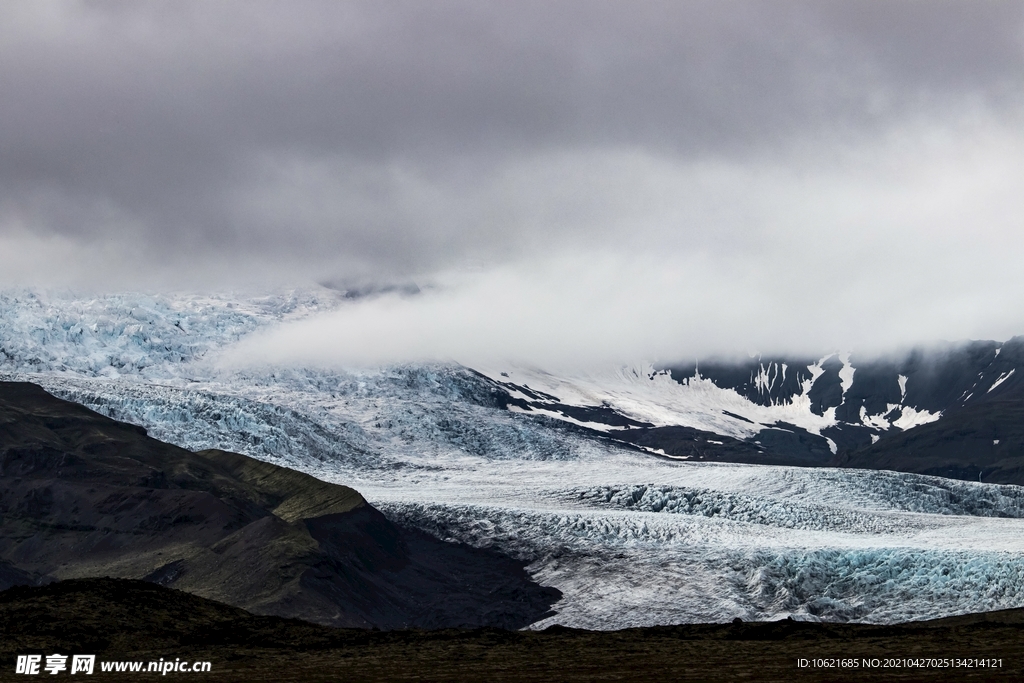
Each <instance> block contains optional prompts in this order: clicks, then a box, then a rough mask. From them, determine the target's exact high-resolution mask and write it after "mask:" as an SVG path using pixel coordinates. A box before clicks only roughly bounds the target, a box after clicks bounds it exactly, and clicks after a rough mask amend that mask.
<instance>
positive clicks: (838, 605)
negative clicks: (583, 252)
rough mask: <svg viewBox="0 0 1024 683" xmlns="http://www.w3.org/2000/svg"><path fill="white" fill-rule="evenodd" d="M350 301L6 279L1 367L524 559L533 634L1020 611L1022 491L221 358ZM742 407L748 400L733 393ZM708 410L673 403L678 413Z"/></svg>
mask: <svg viewBox="0 0 1024 683" xmlns="http://www.w3.org/2000/svg"><path fill="white" fill-rule="evenodd" d="M349 303H350V302H348V301H346V300H345V299H344V297H342V296H341V295H340V294H339V293H338V292H336V291H334V290H330V289H326V288H318V289H307V290H294V291H291V292H287V293H282V294H278V295H273V296H261V297H248V298H247V297H237V296H202V297H196V296H142V295H132V294H126V295H110V296H103V297H87V298H77V297H75V296H73V295H66V294H65V295H55V294H46V293H43V292H38V291H31V290H21V291H18V292H13V293H12V292H8V293H5V294H2V295H0V349H2V355H0V379H3V380H10V379H18V380H29V381H33V382H37V383H39V384H41V385H43V386H44V387H45V388H47V389H48V390H49V391H51V392H53V393H55V394H56V395H58V396H62V397H64V398H67V399H70V400H74V401H78V402H81V403H83V404H85V405H87V406H90V407H92V408H94V409H95V410H98V411H100V412H102V413H104V414H106V415H109V416H111V417H114V418H116V419H120V420H126V421H128V422H132V423H135V424H140V425H143V426H145V427H146V428H147V430H149V433H150V434H151V435H153V436H154V437H157V438H160V439H163V440H166V441H169V442H172V443H176V444H178V445H181V446H183V447H186V448H190V449H202V448H211V447H216V448H225V449H230V450H234V451H237V452H242V453H246V454H248V455H250V456H252V457H255V458H259V459H262V460H266V461H269V462H273V463H276V464H280V465H284V466H287V467H292V468H296V469H299V470H302V471H305V472H308V473H310V474H313V475H314V476H317V477H320V478H322V479H325V480H328V481H337V482H341V483H345V484H347V485H350V486H353V487H355V488H356V489H358V490H359V491H360V492H362V493H363V494H364V495H365V496H366V497H367V499H368V500H369V501H370V502H371V503H373V504H374V505H375V506H377V507H378V508H380V509H381V510H382V511H383V512H384V513H385V514H386V515H387V516H388V517H389V518H390V519H392V520H394V521H397V522H400V523H403V524H407V525H412V526H415V527H417V528H420V529H423V530H425V531H427V532H428V533H431V534H434V535H435V536H437V537H438V538H441V539H445V540H452V541H461V542H465V543H469V544H472V545H476V546H480V547H491V548H495V549H498V550H501V551H503V552H505V553H508V554H510V555H512V556H514V557H517V558H520V559H522V560H525V561H527V562H528V564H529V566H528V570H529V572H530V573H531V575H532V576H533V577H534V578H535V579H536V580H537V581H540V582H541V583H543V584H545V585H550V586H554V587H556V588H558V589H559V590H560V591H562V593H563V599H562V600H561V601H560V602H559V603H557V604H556V605H555V607H554V609H555V610H556V612H557V614H555V615H554V616H552V617H550V618H548V619H546V620H544V621H542V622H538V623H537V624H535V626H536V627H543V626H546V625H550V624H553V623H561V624H566V625H570V626H577V627H586V628H599V629H614V628H622V627H626V626H642V625H653V624H668V623H679V622H690V621H727V620H729V619H732V618H734V617H737V616H739V617H742V618H744V619H775V618H780V617H785V616H794V617H797V618H801V619H811V620H832V621H848V620H854V621H865V622H874V623H892V622H896V621H901V620H906V619H924V618H929V617H937V616H942V615H949V614H957V613H963V612H971V611H979V610H989V609H999V608H1008V607H1018V606H1022V605H1024V593H1022V592H1021V591H1020V586H1021V584H1022V582H1024V547H1022V545H1021V543H1020V538H1021V533H1022V532H1024V489H1021V487H1018V486H1000V485H992V484H981V483H974V482H965V481H956V480H949V479H942V478H938V477H929V476H921V475H914V474H902V473H896V472H878V471H863V470H836V469H828V468H789V467H769V466H757V465H737V464H724V463H722V464H719V463H701V462H685V461H679V460H671V459H669V458H663V457H657V456H656V455H653V454H651V453H642V452H639V451H637V450H636V449H629V448H624V447H623V446H622V445H621V444H619V445H617V444H615V443H614V442H612V441H610V440H607V439H604V438H600V437H598V436H595V435H594V434H592V433H589V434H588V433H585V432H580V431H579V430H576V429H572V428H571V426H570V425H567V424H566V423H565V422H557V421H553V420H550V419H547V418H545V417H543V416H533V415H527V414H523V413H517V412H511V411H508V410H506V409H505V407H503V405H502V402H501V398H500V394H499V393H496V392H497V391H498V386H497V385H496V384H495V383H493V382H491V381H490V380H488V379H487V377H485V376H484V375H482V374H479V373H476V372H473V371H472V370H470V369H468V368H466V367H465V366H461V365H456V364H442V363H421V364H401V365H390V366H384V367H376V368H363V369H351V368H350V369H347V370H339V369H324V368H311V367H301V366H289V365H278V366H260V367H245V368H226V367H224V366H223V365H222V364H221V362H220V361H219V360H218V359H219V358H220V353H219V352H220V351H221V350H222V349H225V348H231V347H232V346H233V345H234V344H236V343H237V342H238V340H244V339H245V338H247V337H249V336H251V335H258V334H259V333H260V331H261V330H265V329H270V328H272V327H274V326H275V325H280V324H282V323H287V322H289V321H298V322H301V321H302V320H308V319H311V318H312V317H315V316H317V315H321V314H325V313H329V312H330V311H332V310H337V308H338V307H344V306H345V305H348V304H349ZM645 379H646V378H645ZM662 379H665V378H662ZM665 381H669V380H667V379H665ZM645 384H650V382H649V381H647V382H646V383H645ZM605 386H607V387H611V388H612V390H614V389H613V385H605ZM720 391H722V390H720ZM624 397H625V398H626V399H628V398H629V396H628V395H624ZM732 400H733V403H735V404H736V405H732V404H730V409H731V410H740V408H738V407H737V405H739V403H741V402H743V401H744V400H745V399H743V398H742V397H740V396H739V395H736V394H734V393H733V398H732ZM751 408H757V407H756V406H752V405H751ZM794 408H795V407H794ZM761 409H762V410H764V408H761ZM780 409H781V410H788V408H787V407H785V406H783V407H780ZM708 410H710V411H711V412H710V413H708V415H707V416H712V413H717V409H716V408H708V407H707V406H702V404H700V403H699V402H697V403H690V404H685V403H684V404H680V405H679V406H678V407H677V411H681V412H680V416H681V417H682V418H684V419H685V418H686V412H687V411H690V412H692V413H693V414H694V418H695V419H699V418H700V417H701V415H703V413H702V411H705V412H707V411H708ZM707 416H706V417H707Z"/></svg>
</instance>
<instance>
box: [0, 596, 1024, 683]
mask: <svg viewBox="0 0 1024 683" xmlns="http://www.w3.org/2000/svg"><path fill="white" fill-rule="evenodd" d="M0 631H2V632H3V634H4V638H3V639H2V640H0V680H28V679H26V678H25V677H24V676H20V675H17V674H15V673H14V672H15V662H16V658H17V656H18V655H26V654H38V655H42V656H43V657H45V656H46V655H52V654H54V653H58V654H63V655H74V654H93V655H96V658H97V664H96V667H95V673H94V675H93V676H92V677H90V678H89V680H129V679H131V680H149V679H153V680H157V679H158V678H164V677H163V676H160V675H159V674H157V673H149V674H146V673H142V674H138V675H136V676H134V677H132V676H130V675H126V674H125V673H109V674H106V675H104V674H103V673H102V672H101V670H100V667H101V664H102V663H103V662H112V661H140V662H144V663H148V662H150V661H159V660H160V659H161V658H162V659H163V660H164V661H174V660H182V661H187V662H195V661H209V662H210V663H211V670H210V671H209V672H208V673H201V674H197V673H179V674H175V673H173V672H172V673H169V674H168V675H167V677H168V678H171V679H179V680H180V679H187V680H204V681H205V680H209V681H311V682H316V681H403V680H406V681H412V680H420V681H494V682H502V681H525V682H531V681H536V682H541V681H543V682H544V683H550V682H557V681H566V682H569V681H636V680H643V681H737V680H749V681H847V680H863V681H896V680H899V681H925V680H930V681H949V680H978V681H984V680H1007V681H1010V680H1021V677H1022V676H1024V610H1006V611H1001V612H991V613H987V614H977V615H965V616H960V617H952V618H947V619H939V620H935V621H929V622H918V623H910V624H902V625H896V626H867V625H857V624H812V623H806V622H797V621H777V622H769V623H733V624H692V625H684V626H668V627H657V628H644V629H627V630H624V631H615V632H596V631H576V630H572V629H564V628H557V627H556V628H552V629H548V630H547V631H542V632H522V631H520V632H516V631H504V630H499V629H476V630H440V631H409V630H399V631H367V630H363V629H332V628H327V627H323V626H317V625H314V624H310V623H306V622H302V621H298V620H294V619H282V618H279V617H266V616H256V615H253V614H249V613H247V612H245V611H243V610H240V609H237V608H233V607H229V606H227V605H223V604H220V603H217V602H214V601H211V600H205V599H203V598H199V597H196V596H194V595H190V594H188V593H183V592H181V591H174V590H170V589H166V588H162V587H160V586H157V585H154V584H150V583H145V582H141V581H125V580H117V579H85V580H72V581H63V582H60V583H55V584H50V585H47V586H42V587H19V588H13V589H10V590H7V591H4V592H2V593H0ZM800 660H806V662H807V666H804V667H801V666H799V661H800ZM815 660H821V661H819V662H816V661H815ZM844 660H845V661H844ZM929 660H932V661H929ZM44 661H45V660H44ZM853 662H856V666H854V665H853ZM815 663H818V664H833V665H839V667H838V668H837V667H835V666H829V667H823V666H818V667H815V666H814V664H815ZM981 663H985V664H994V665H995V666H979V664H981ZM925 664H931V665H932V666H931V667H930V668H926V667H923V666H921V665H925ZM843 665H845V666H843ZM908 665H912V666H908ZM67 675H68V673H67V672H66V671H65V672H63V674H62V675H58V676H54V677H53V678H61V677H63V676H67ZM46 677H47V678H48V679H49V678H51V677H50V676H46Z"/></svg>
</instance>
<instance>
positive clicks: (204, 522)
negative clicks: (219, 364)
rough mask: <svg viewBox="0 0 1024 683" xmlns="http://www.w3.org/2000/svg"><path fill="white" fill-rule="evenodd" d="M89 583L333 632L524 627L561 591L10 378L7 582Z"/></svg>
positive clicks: (2, 426)
mask: <svg viewBox="0 0 1024 683" xmlns="http://www.w3.org/2000/svg"><path fill="white" fill-rule="evenodd" d="M87 576H114V577H123V578H136V579H147V580H150V581H153V582H157V583H160V584H163V585H167V586H173V587H176V588H181V589H183V590H187V591H189V592H192V593H196V594H198V595H202V596H205V597H210V598H214V599H217V600H221V601H223V602H226V603H229V604H232V605H237V606H240V607H245V608H246V609H249V610H252V611H255V612H258V613H263V614H277V615H282V616H294V617H302V618H305V619H309V620H312V621H316V622H319V623H323V624H330V625H334V626H360V627H369V626H379V627H382V628H396V627H406V626H421V627H443V626H480V625H494V626H505V627H520V626H525V625H526V624H529V623H531V622H532V621H535V620H536V619H538V618H540V617H541V616H542V615H543V614H545V613H546V612H547V610H548V608H549V606H550V605H551V604H552V603H553V602H554V601H555V600H557V599H558V597H559V594H558V591H556V590H554V589H548V588H541V587H540V586H537V585H536V584H534V583H532V582H531V581H530V580H529V577H528V576H527V574H526V572H525V571H524V569H523V566H522V564H521V563H518V562H515V561H513V560H511V559H508V558H506V557H503V556H500V555H497V554H496V553H493V552H489V551H484V550H478V549H474V548H470V547H466V546H459V545H455V544H449V543H443V542H441V541H438V540H436V539H434V538H433V537H430V536H427V535H426V534H423V533H421V532H418V531H415V530H409V529H403V528H400V527H397V526H395V525H393V524H391V523H390V522H388V521H387V519H385V518H384V516H383V515H381V514H380V512H378V511H377V510H375V509H374V508H373V507H371V506H370V505H368V504H367V503H366V501H365V500H363V498H362V496H360V495H359V494H358V493H357V492H356V491H354V490H352V489H350V488H348V487H345V486H338V485H335V484H328V483H326V482H322V481H320V480H318V479H315V478H313V477H310V476H308V475H305V474H301V473H299V472H294V471H291V470H287V469H285V468H281V467H277V466H274V465H270V464H268V463H263V462H259V461H256V460H253V459H251V458H247V457H245V456H241V455H238V454H234V453H226V452H224V451H203V452H200V453H192V452H189V451H186V450H184V449H181V448H177V447H175V446H171V445H169V444H165V443H163V442H160V441H157V440H155V439H152V438H149V437H148V436H146V433H145V430H143V429H142V428H140V427H135V426H133V425H128V424H125V423H121V422H116V421H114V420H111V419H109V418H106V417H104V416H102V415H99V414H98V413H94V412H92V411H90V410H88V409H86V408H84V407H82V406H79V405H77V404H74V403H70V402H67V401H62V400H60V399H57V398H54V397H53V396H50V395H49V394H47V393H46V392H45V391H43V390H42V389H41V388H39V387H37V386H35V385H32V384H27V383H0V582H2V584H0V585H4V586H6V585H12V584H32V583H36V584H38V583H42V582H46V581H48V580H52V579H54V578H58V579H60V578H73V577H87Z"/></svg>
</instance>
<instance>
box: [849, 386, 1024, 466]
mask: <svg viewBox="0 0 1024 683" xmlns="http://www.w3.org/2000/svg"><path fill="white" fill-rule="evenodd" d="M835 464H836V465H838V466H840V467H859V468H864V469H885V470H896V471H898V472H916V473H918V474H933V475H937V476H941V477H951V478H954V479H969V480H972V481H983V482H989V483H994V484H1017V485H1018V486H1024V401H1022V400H993V401H986V402H984V403H979V404H976V405H972V406H969V407H967V408H961V409H959V410H955V411H951V412H950V413H949V414H948V415H945V416H943V418H942V419H941V420H939V421H937V422H932V423H929V424H926V425H921V426H919V427H915V428H913V429H909V430H907V431H905V432H897V433H895V434H890V435H888V436H886V437H885V438H883V439H881V440H880V441H879V442H878V443H876V444H874V445H872V446H868V447H867V448H863V449H860V450H857V451H852V452H848V453H841V454H840V455H839V457H837V458H836V460H835Z"/></svg>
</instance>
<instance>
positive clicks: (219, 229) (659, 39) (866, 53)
mask: <svg viewBox="0 0 1024 683" xmlns="http://www.w3.org/2000/svg"><path fill="white" fill-rule="evenodd" d="M1022 17H1024V3H1019V2H972V3H963V2H927V3H925V2H901V3H875V2H866V1H858V2H809V1H808V2H753V1H748V2H734V1H733V2H730V1H725V2H717V1H716V2H710V1H709V2H689V3H678V2H654V1H650V2H636V1H632V0H631V1H628V2H625V1H624V2H601V3H593V2H582V1H577V0H572V1H569V0H561V1H559V2H540V1H537V2H511V3H504V2H502V3H479V2H469V1H466V2H433V3H420V2H379V1H375V2H346V3H337V2H288V3H284V2H220V3H208V2H125V3H109V2H105V3H94V2H80V3H74V2H67V3H45V2H40V3H24V4H9V5H6V6H5V7H4V8H3V9H2V10H0V61H2V63H3V64H4V65H5V67H4V69H3V70H0V92H2V93H3V95H2V97H0V231H5V230H6V231H8V232H11V231H14V230H28V231H29V232H30V233H33V234H37V235H57V236H63V237H66V238H68V239H72V240H79V241H82V242H86V243H88V242H95V241H102V240H108V241H109V240H115V241H125V242H131V243H132V250H133V251H132V253H133V254H134V256H133V258H136V259H142V260H147V259H148V260H150V261H152V262H154V263H158V262H169V263H174V264H177V265H178V266H180V267H186V266H188V264H193V265H192V270H195V268H198V267H200V266H198V265H196V264H200V263H203V264H206V265H204V266H202V267H204V268H214V269H216V268H223V269H229V270H230V269H236V270H238V271H239V272H247V273H250V272H252V271H260V270H261V269H264V268H266V267H267V264H269V263H274V262H279V263H282V264H284V265H281V266H280V268H282V269H283V272H285V273H286V274H289V273H290V274H292V275H293V276H295V277H305V276H310V275H312V276H322V275H326V274H330V273H331V272H332V271H336V270H343V271H352V272H380V273H384V274H385V275H386V276H390V275H394V276H396V277H401V276H405V275H409V274H422V273H424V272H427V273H429V272H430V271H432V270H433V269H437V268H444V267H451V266H453V265H457V264H459V263H460V262H463V261H466V260H467V259H477V258H480V259H484V260H486V259H494V258H498V259H500V258H501V254H505V253H512V254H516V255H521V254H522V253H523V252H524V251H529V250H530V249H532V248H544V247H546V246H548V243H549V240H548V238H547V237H544V236H543V232H544V229H545V228H542V227H538V226H537V225H536V223H538V222H541V221H543V220H548V221H549V224H548V226H547V228H546V230H548V231H549V232H550V233H552V235H553V236H552V237H551V240H553V241H554V242H558V235H561V236H562V237H564V238H566V239H576V238H578V237H581V236H582V235H581V232H583V233H585V232H586V228H585V227H582V226H584V225H585V224H586V223H587V221H589V220H590V219H591V217H594V216H598V217H600V216H601V215H602V214H603V213H604V209H605V208H606V204H607V201H608V200H607V199H606V198H605V197H603V196H601V194H602V190H603V189H604V188H605V187H606V186H607V185H608V184H610V183H615V182H618V181H619V180H620V175H621V172H618V173H619V174H620V175H616V174H614V173H613V174H611V175H609V176H608V177H607V179H606V180H605V181H604V182H603V183H602V181H601V180H600V179H599V178H596V177H594V175H593V174H591V175H589V176H588V175H587V174H585V173H583V174H582V175H581V176H580V178H582V180H576V181H574V180H573V179H571V178H570V179H566V180H565V187H566V188H568V189H566V190H564V191H562V194H568V195H570V196H567V197H561V199H560V202H561V203H560V204H559V205H558V208H551V206H552V201H553V200H551V199H550V197H548V196H546V194H545V193H547V194H550V192H551V190H550V188H547V189H546V188H544V187H537V186H535V185H530V184H529V183H525V184H523V183H522V182H520V181H521V178H522V176H523V175H524V174H527V175H529V174H530V173H536V174H539V175H541V176H543V174H544V173H545V169H546V168H551V167H545V166H544V164H545V163H546V160H549V159H556V160H557V159H560V158H563V157H564V155H566V154H568V155H572V154H578V160H582V162H579V163H575V165H574V164H568V165H563V166H562V167H558V166H557V164H556V165H555V166H554V167H553V168H561V169H562V170H563V171H564V172H566V173H569V172H575V171H576V170H579V169H580V168H584V167H585V165H586V160H587V159H588V158H589V157H588V155H593V154H598V155H600V154H602V153H605V152H608V153H614V152H616V151H617V150H622V149H626V150H638V151H639V153H641V154H651V155H660V156H663V157H665V158H667V159H668V160H670V161H674V162H678V163H680V164H688V163H691V162H692V161H693V160H694V159H712V160H714V159H726V160H728V161H729V162H730V163H738V164H742V163H745V162H746V161H750V160H760V161H763V160H764V159H765V158H774V157H776V156H778V155H784V154H786V153H788V150H789V148H790V146H792V145H793V144H799V143H800V142H801V141H810V143H809V144H811V146H819V145H820V146H822V147H828V146H829V145H842V144H846V143H847V142H848V141H849V140H854V141H856V140H858V139H860V138H859V137H858V136H867V137H869V138H870V137H871V136H876V135H878V136H880V135H884V134H887V132H888V131H889V129H890V128H891V127H892V126H898V125H901V122H902V121H903V120H904V119H914V118H915V117H917V118H921V117H923V118H925V119H927V118H929V117H935V118H938V119H942V118H943V117H946V116H947V115H948V112H949V111H955V110H957V108H958V107H961V106H962V105H964V104H965V103H973V104H972V106H975V107H980V108H981V109H982V110H983V111H985V112H986V115H988V116H992V117H993V118H994V119H997V120H998V119H1000V117H1002V116H1004V115H1005V116H1009V117H1011V118H1012V117H1015V116H1017V115H1018V112H1019V110H1020V102H1019V101H1018V100H1017V99H1015V98H1016V97H1017V93H1019V92H1021V86H1022V85H1024V68H1022V67H1024V50H1022V43H1021V35H1022V27H1024V19H1022ZM820 153H821V154H822V155H826V156H827V154H828V153H829V152H828V150H827V149H823V150H822V151H821V152H820ZM524 169H525V170H524ZM574 169H575V170H574ZM510 178H511V180H510ZM554 182H557V178H555V179H554ZM516 183H519V185H517V184H516ZM581 183H584V184H585V183H590V188H591V189H590V190H589V191H588V189H587V187H581V186H580V185H581ZM503 184H505V186H504V189H503ZM509 188H511V189H509ZM516 188H519V189H520V190H522V194H520V195H516V196H513V195H510V193H511V192H512V190H514V189H516ZM573 188H575V189H573ZM573 193H575V194H573ZM467 205H468V206H467ZM532 205H537V206H539V207H540V208H538V209H537V210H535V211H534V210H532V209H531V206H532ZM620 208H621V207H620ZM617 210H618V209H617ZM622 210H623V211H625V209H622ZM613 213H614V212H613ZM524 216H525V218H524ZM640 218H643V216H642V215H641V216H640ZM600 222H601V221H600V220H595V221H593V223H594V227H593V230H594V231H595V233H602V231H603V233H602V234H601V235H600V236H601V239H609V240H612V241H614V240H615V239H616V238H617V237H619V236H622V237H624V238H628V228H623V227H622V226H623V225H625V224H627V223H628V216H624V217H618V218H615V220H613V221H612V223H613V224H614V225H613V226H612V227H608V226H602V225H598V223H600ZM615 226H618V227H615ZM616 230H625V231H626V232H625V233H623V234H622V235H618V234H617V233H616ZM61 253H64V252H61ZM189 274H191V271H190V273H189Z"/></svg>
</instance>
